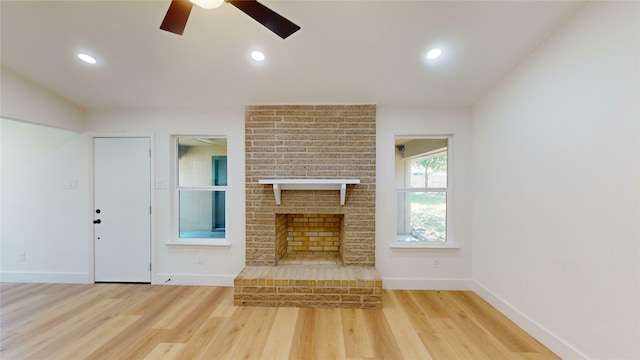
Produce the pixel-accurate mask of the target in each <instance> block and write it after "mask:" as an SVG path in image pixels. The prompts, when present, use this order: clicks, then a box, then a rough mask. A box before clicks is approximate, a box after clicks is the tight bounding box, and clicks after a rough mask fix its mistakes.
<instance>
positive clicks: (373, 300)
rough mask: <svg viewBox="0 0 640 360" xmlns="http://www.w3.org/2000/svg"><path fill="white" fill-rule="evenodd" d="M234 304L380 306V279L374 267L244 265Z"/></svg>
mask: <svg viewBox="0 0 640 360" xmlns="http://www.w3.org/2000/svg"><path fill="white" fill-rule="evenodd" d="M234 286H235V293H234V303H235V305H236V306H241V305H252V306H294V307H324V308H335V307H340V308H357V309H379V308H380V307H381V305H382V280H381V279H380V275H379V274H378V272H377V271H376V270H375V268H373V267H362V266H356V267H345V266H313V265H305V266H300V265H285V266H247V267H245V268H244V269H243V270H242V272H241V273H240V274H239V275H238V277H236V279H235V282H234Z"/></svg>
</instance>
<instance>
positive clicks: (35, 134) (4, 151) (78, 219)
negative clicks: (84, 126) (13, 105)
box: [0, 119, 93, 283]
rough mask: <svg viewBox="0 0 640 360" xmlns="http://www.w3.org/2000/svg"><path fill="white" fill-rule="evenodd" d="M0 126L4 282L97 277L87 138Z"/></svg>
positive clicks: (0, 266) (8, 123)
mask: <svg viewBox="0 0 640 360" xmlns="http://www.w3.org/2000/svg"><path fill="white" fill-rule="evenodd" d="M0 128H1V129H2V130H1V131H0V134H1V135H0V136H1V139H0V144H1V146H0V147H1V159H0V164H1V174H2V176H1V181H0V184H1V186H0V188H1V194H2V195H1V199H2V202H1V204H2V206H1V210H2V211H1V220H0V222H1V224H2V228H1V229H0V250H1V251H0V253H1V257H0V279H1V281H10V282H11V281H17V282H72V283H73V282H75V283H86V282H89V281H93V279H92V278H91V277H90V271H89V269H90V262H89V256H90V252H89V242H88V240H87V239H88V237H89V236H90V233H89V230H90V227H89V226H90V225H89V224H90V221H91V219H90V216H91V215H90V211H89V208H88V200H89V199H88V197H87V188H88V179H87V172H86V167H85V165H84V164H85V159H86V153H87V150H88V149H87V147H88V142H87V138H86V136H83V135H81V134H78V133H76V132H72V131H67V130H59V129H54V128H50V127H45V126H40V125H33V124H29V123H24V122H18V121H12V120H6V119H0ZM73 184H77V187H76V188H73V187H74V186H73ZM70 185H72V186H71V187H72V188H69V187H70ZM20 253H24V261H20Z"/></svg>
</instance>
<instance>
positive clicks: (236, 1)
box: [225, 0, 300, 39]
mask: <svg viewBox="0 0 640 360" xmlns="http://www.w3.org/2000/svg"><path fill="white" fill-rule="evenodd" d="M225 1H226V2H228V3H229V4H231V5H233V6H235V7H237V8H238V9H240V11H242V12H243V13H245V14H247V15H249V16H251V17H252V18H253V19H254V20H256V21H257V22H259V23H260V24H262V25H264V26H265V27H267V28H268V29H269V30H271V31H273V32H274V33H276V34H277V35H278V36H280V37H281V38H283V39H286V38H287V37H288V36H289V35H291V34H293V33H294V32H296V31H298V30H300V26H298V25H296V24H294V23H292V22H291V21H289V20H287V19H286V18H284V17H283V16H281V15H280V14H278V13H276V12H275V11H273V10H271V9H269V8H268V7H266V6H264V5H262V4H260V3H259V2H257V1H256V0H225Z"/></svg>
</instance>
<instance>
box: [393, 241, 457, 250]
mask: <svg viewBox="0 0 640 360" xmlns="http://www.w3.org/2000/svg"><path fill="white" fill-rule="evenodd" d="M389 247H390V248H391V249H392V250H440V249H442V250H458V249H460V245H458V244H453V243H398V242H394V243H392V244H390V245H389Z"/></svg>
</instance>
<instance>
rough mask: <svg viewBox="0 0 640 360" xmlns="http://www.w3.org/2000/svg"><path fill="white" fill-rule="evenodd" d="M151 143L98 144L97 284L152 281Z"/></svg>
mask: <svg viewBox="0 0 640 360" xmlns="http://www.w3.org/2000/svg"><path fill="white" fill-rule="evenodd" d="M150 143H151V142H150V139H149V138H94V140H93V147H94V196H95V199H94V200H95V201H94V204H95V209H94V219H95V220H94V234H95V238H94V240H95V281H97V282H103V281H104V282H144V283H149V282H151V156H150V148H151V147H150Z"/></svg>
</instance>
